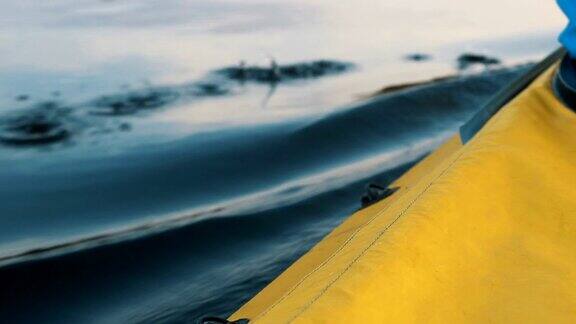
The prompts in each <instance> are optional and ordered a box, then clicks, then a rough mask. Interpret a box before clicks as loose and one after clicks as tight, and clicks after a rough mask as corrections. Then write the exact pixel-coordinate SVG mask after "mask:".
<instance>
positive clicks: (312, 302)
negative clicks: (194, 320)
mask: <svg viewBox="0 0 576 324" xmlns="http://www.w3.org/2000/svg"><path fill="white" fill-rule="evenodd" d="M462 154H464V150H462V152H460V154H459V155H458V156H457V157H456V158H455V159H454V161H452V162H451V163H450V164H449V165H448V166H447V167H446V168H445V169H444V170H442V172H440V174H438V176H436V178H434V179H433V180H432V181H430V183H429V184H428V185H427V186H426V188H424V190H422V192H420V193H419V194H418V196H416V197H415V198H414V199H413V200H412V201H411V202H410V203H409V204H408V206H406V208H404V210H402V211H401V212H400V214H398V216H397V217H396V218H395V219H394V220H393V221H392V222H390V224H388V225H387V226H386V227H385V228H384V229H383V230H382V231H381V232H380V233H378V235H377V236H376V238H375V239H374V240H372V242H370V244H369V245H368V246H367V247H366V248H365V249H364V250H362V252H360V254H359V255H358V256H357V257H356V258H355V259H354V260H352V262H350V264H348V266H346V268H345V269H344V270H342V272H340V273H339V274H338V276H336V278H334V280H332V281H331V282H330V283H329V284H328V285H327V286H326V287H324V289H322V291H320V293H319V294H318V295H317V296H316V297H314V299H312V300H311V301H310V302H309V303H308V304H306V305H304V307H303V308H302V309H301V310H300V311H299V312H298V313H296V315H294V316H293V317H292V318H291V319H290V320H289V321H287V323H292V322H294V320H296V319H297V318H298V317H299V316H300V315H302V314H303V313H304V312H305V311H306V310H308V309H309V308H310V307H311V306H312V305H313V304H314V303H315V302H316V301H318V299H320V297H322V295H324V294H325V293H326V292H327V291H328V289H330V287H332V285H334V283H336V281H338V280H339V279H340V278H341V277H342V276H343V275H344V274H345V273H346V272H347V271H348V270H350V268H351V267H352V266H353V265H354V264H355V263H356V262H357V261H358V260H359V259H360V258H361V257H362V256H363V255H364V254H365V253H366V252H367V251H368V250H369V249H370V248H371V247H372V246H374V244H375V243H376V242H377V241H378V240H379V239H380V238H381V237H382V235H384V234H385V233H386V231H388V229H389V228H390V227H392V225H394V224H395V223H396V222H397V221H398V220H399V219H400V218H402V216H404V215H405V214H406V212H407V211H408V209H410V207H412V206H413V205H414V203H416V201H418V200H419V199H420V198H421V197H422V196H423V195H424V194H425V193H426V192H427V191H428V189H430V187H432V185H433V184H434V183H435V182H436V181H437V180H438V179H439V178H440V177H442V176H443V175H444V174H445V173H446V171H448V169H450V168H451V167H452V166H453V165H454V163H456V162H457V161H458V160H459V159H460V157H462Z"/></svg>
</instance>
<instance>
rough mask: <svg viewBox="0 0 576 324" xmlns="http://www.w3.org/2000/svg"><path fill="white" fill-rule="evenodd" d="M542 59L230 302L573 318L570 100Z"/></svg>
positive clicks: (322, 313) (252, 314)
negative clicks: (505, 95) (382, 189)
mask: <svg viewBox="0 0 576 324" xmlns="http://www.w3.org/2000/svg"><path fill="white" fill-rule="evenodd" d="M553 73H554V68H551V69H549V70H548V71H547V72H546V73H544V74H542V75H541V76H540V77H539V78H538V79H537V80H536V81H534V82H533V83H532V84H531V85H530V86H529V87H528V88H527V89H526V90H525V91H523V92H522V93H521V94H520V95H518V96H517V97H516V98H515V99H514V100H512V101H511V102H510V103H508V104H507V105H506V106H504V107H503V108H502V109H501V110H500V111H499V112H498V113H497V114H496V115H495V116H494V117H493V118H491V119H490V120H489V121H488V123H487V124H486V125H485V126H484V127H483V128H482V129H481V130H480V132H479V133H478V134H477V135H476V136H475V137H474V138H472V139H471V140H470V141H469V142H468V143H466V144H465V145H463V144H462V143H461V141H460V138H459V137H458V136H455V137H454V138H452V139H451V140H449V141H448V142H447V143H445V144H444V145H443V146H442V147H441V148H440V149H438V150H437V151H436V152H434V153H433V154H431V155H430V156H428V157H427V158H426V159H425V160H423V161H422V162H421V163H419V164H418V165H417V166H415V167H414V168H413V169H412V170H410V171H409V172H408V173H407V174H405V175H404V176H402V177H401V178H400V179H399V180H397V181H396V182H395V183H394V184H393V185H392V187H399V188H400V189H399V190H398V191H397V192H396V193H394V195H392V196H391V197H389V198H387V199H385V200H383V201H381V202H379V203H377V204H375V205H373V206H371V207H369V208H366V209H364V210H361V211H359V212H357V213H355V214H354V215H352V216H351V217H350V218H349V219H348V220H346V221H345V222H344V223H343V224H342V225H340V226H339V227H338V228H336V229H335V230H334V231H333V232H332V233H331V234H329V235H328V236H327V237H326V238H324V239H323V240H322V241H321V242H320V243H319V244H318V245H317V246H315V247H314V248H313V249H312V250H310V251H309V252H308V253H307V254H306V255H304V256H303V257H302V258H301V259H299V260H298V261H297V262H296V263H294V264H293V265H292V266H291V267H290V268H289V269H287V270H286V271H285V272H284V273H283V274H282V275H281V276H279V277H278V278H277V279H276V280H275V281H273V282H272V283H271V284H270V285H269V286H268V287H266V288H265V289H264V290H263V291H261V292H260V293H259V294H258V295H257V296H255V297H254V298H253V299H252V300H251V301H249V302H248V303H247V304H246V305H244V306H243V307H242V308H241V309H239V310H238V311H237V312H236V313H235V314H233V315H232V316H231V320H237V319H240V318H247V319H249V320H250V323H274V324H277V323H413V322H418V323H446V322H451V323H454V322H456V323H462V322H468V323H486V322H497V323H510V322H513V323H542V322H552V323H562V322H566V323H572V322H575V321H576V114H575V113H574V112H573V111H571V110H570V109H568V108H566V107H565V106H563V105H562V104H561V103H560V102H559V101H558V100H557V99H556V98H555V96H554V94H553V92H552V89H551V79H552V76H553Z"/></svg>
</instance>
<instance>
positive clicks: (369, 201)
mask: <svg viewBox="0 0 576 324" xmlns="http://www.w3.org/2000/svg"><path fill="white" fill-rule="evenodd" d="M398 189H399V188H386V187H382V186H380V185H378V184H375V183H371V184H369V185H368V186H367V187H366V193H365V194H364V195H363V196H362V208H366V207H368V206H371V205H373V204H375V203H377V202H379V201H380V200H382V199H384V198H387V197H390V196H392V195H393V194H394V193H395V192H396V191H398Z"/></svg>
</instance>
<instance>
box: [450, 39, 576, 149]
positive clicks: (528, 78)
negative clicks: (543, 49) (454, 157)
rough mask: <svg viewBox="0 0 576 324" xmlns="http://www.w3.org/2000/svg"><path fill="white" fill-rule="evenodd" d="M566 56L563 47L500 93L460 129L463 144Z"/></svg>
mask: <svg viewBox="0 0 576 324" xmlns="http://www.w3.org/2000/svg"><path fill="white" fill-rule="evenodd" d="M564 55H566V49H564V48H563V47H561V48H559V49H557V50H556V51H554V52H553V53H552V54H550V55H549V56H548V57H546V58H545V59H544V60H542V61H541V62H540V63H538V64H536V66H534V67H533V68H531V69H530V70H529V71H528V72H526V73H525V74H523V75H522V76H520V77H519V78H518V79H516V80H515V81H514V82H512V83H511V84H510V85H509V86H508V87H506V88H505V89H503V90H502V91H500V92H499V93H498V94H496V96H494V98H492V99H491V100H490V101H489V102H488V103H487V104H486V105H485V106H484V108H482V109H481V110H480V111H478V112H477V113H476V114H475V115H474V116H473V117H472V118H471V119H470V120H469V121H468V122H466V124H464V125H463V126H462V127H460V140H461V141H462V144H466V143H468V141H470V140H471V139H472V138H473V137H474V136H475V135H476V134H477V133H478V132H479V131H480V130H481V129H482V127H484V125H485V124H486V123H487V122H488V121H489V120H490V118H492V117H493V116H494V115H495V114H496V113H497V112H498V111H499V110H500V109H501V108H502V107H504V106H505V105H506V104H508V103H509V102H510V101H511V100H512V99H514V98H515V97H516V96H517V95H518V94H519V93H521V92H522V91H523V90H524V89H526V88H527V87H528V86H529V85H530V84H531V83H532V82H533V81H534V80H535V79H536V78H537V77H538V76H540V75H541V74H542V73H543V72H544V71H546V70H547V69H548V68H550V66H552V65H553V64H554V63H556V62H558V61H559V60H560V59H561V58H562V57H563V56H564Z"/></svg>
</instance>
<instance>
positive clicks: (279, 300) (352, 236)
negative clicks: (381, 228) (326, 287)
mask: <svg viewBox="0 0 576 324" xmlns="http://www.w3.org/2000/svg"><path fill="white" fill-rule="evenodd" d="M390 206H391V204H388V206H386V207H385V208H384V209H382V210H380V211H379V212H378V213H376V214H375V215H374V216H372V218H370V219H369V220H368V221H367V222H366V223H364V224H363V225H362V226H360V227H358V228H357V229H356V230H355V231H354V232H353V233H352V235H350V237H348V239H346V241H344V243H342V244H341V245H340V246H339V247H338V249H336V250H335V251H334V252H332V254H330V256H328V258H326V259H325V260H324V261H322V263H321V264H320V265H318V266H317V267H316V268H314V269H313V270H312V271H310V272H309V273H308V274H306V275H305V276H304V277H302V279H300V281H298V282H297V283H296V284H295V285H294V286H293V287H292V288H291V289H290V290H289V291H288V292H286V293H284V295H283V296H282V297H281V298H280V299H278V300H277V301H276V302H275V303H274V304H272V305H270V306H269V307H268V308H267V309H266V310H264V311H263V312H262V313H260V314H259V315H258V316H256V317H255V318H254V321H256V320H257V319H259V318H261V317H263V316H264V315H266V314H268V313H269V312H270V311H271V310H272V309H274V308H275V307H276V306H278V304H280V303H281V302H282V301H284V300H285V299H286V298H288V297H289V296H290V295H291V294H292V293H293V292H294V291H295V290H296V289H298V287H300V285H302V283H304V281H306V279H308V278H309V277H310V276H311V275H313V274H314V273H316V272H317V271H318V270H320V269H322V268H323V267H324V266H326V264H328V262H330V261H331V260H332V259H333V258H334V257H335V256H336V255H337V254H339V253H340V252H341V251H342V250H343V249H344V248H345V247H346V246H347V245H348V244H349V243H350V242H351V241H352V240H353V239H354V238H355V237H356V235H358V233H359V232H360V231H361V230H362V229H364V228H365V227H366V226H368V225H370V224H371V223H372V222H373V221H374V220H375V219H376V218H378V217H380V216H382V214H384V213H385V212H386V211H387V210H388V209H389V208H390Z"/></svg>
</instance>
